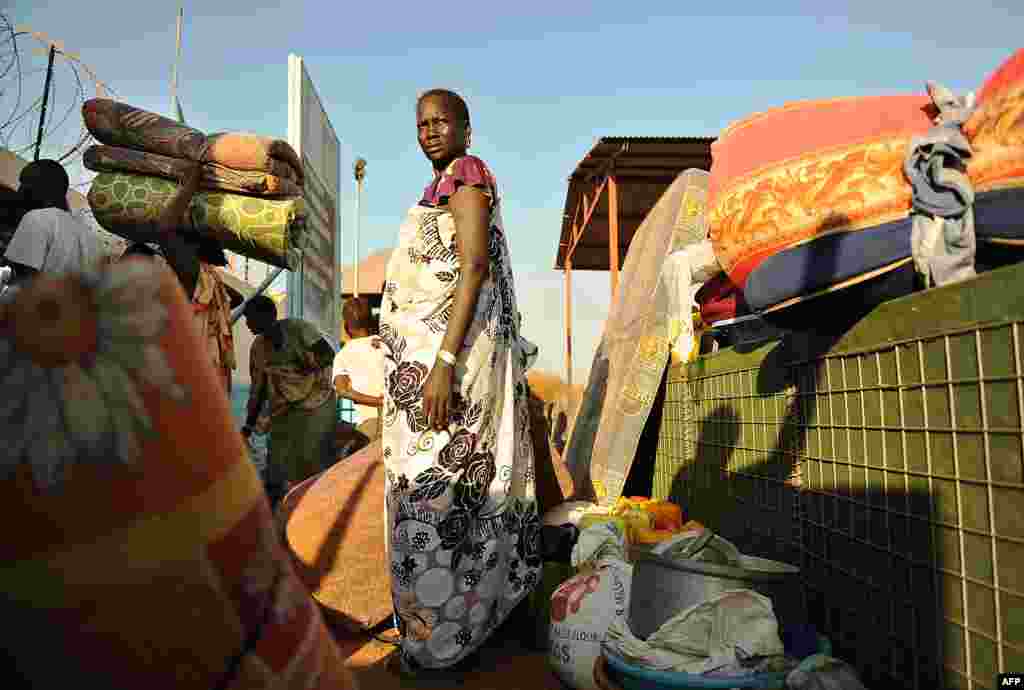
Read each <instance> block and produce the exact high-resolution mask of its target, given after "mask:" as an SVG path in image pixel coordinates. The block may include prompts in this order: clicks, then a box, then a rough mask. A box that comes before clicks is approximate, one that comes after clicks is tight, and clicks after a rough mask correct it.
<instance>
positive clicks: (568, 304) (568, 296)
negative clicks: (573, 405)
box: [565, 257, 572, 386]
mask: <svg viewBox="0 0 1024 690" xmlns="http://www.w3.org/2000/svg"><path fill="white" fill-rule="evenodd" d="M565 382H566V383H567V384H569V385H570V386H572V257H567V258H566V260H565Z"/></svg>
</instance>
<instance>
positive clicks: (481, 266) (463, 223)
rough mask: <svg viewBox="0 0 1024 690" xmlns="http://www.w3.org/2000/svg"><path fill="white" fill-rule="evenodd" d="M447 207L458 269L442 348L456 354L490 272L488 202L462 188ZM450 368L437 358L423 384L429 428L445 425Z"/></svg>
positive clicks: (476, 192)
mask: <svg viewBox="0 0 1024 690" xmlns="http://www.w3.org/2000/svg"><path fill="white" fill-rule="evenodd" d="M448 208H449V210H450V211H451V213H452V217H453V218H454V219H455V244H456V247H457V249H458V252H459V263H460V267H461V270H460V271H459V278H458V281H457V282H456V284H455V299H454V304H453V305H452V314H451V317H450V318H449V320H448V327H447V329H446V330H445V334H444V340H442V341H441V349H442V350H444V351H446V352H449V353H451V354H453V355H458V353H459V350H461V349H462V343H463V341H464V340H465V339H466V332H467V331H468V330H469V325H470V324H471V323H472V322H473V314H474V312H476V303H477V299H478V298H479V297H480V286H481V285H483V283H484V281H485V280H487V276H488V273H489V271H490V258H489V256H488V251H487V247H488V239H489V236H488V233H489V229H490V216H491V210H490V200H489V199H488V198H487V195H486V194H485V193H484V192H482V191H481V190H479V189H477V188H475V187H470V186H469V185H463V186H461V187H459V189H458V190H456V192H455V193H454V194H453V195H452V196H451V199H450V200H449V202H448ZM453 374H454V371H453V369H452V366H451V365H449V364H448V363H446V362H444V361H442V360H441V359H440V358H439V359H438V360H437V361H436V362H435V363H434V367H433V369H431V371H430V375H429V376H428V377H427V380H426V381H425V382H424V384H423V412H424V413H425V414H426V416H427V420H428V422H429V423H430V425H431V427H432V428H435V429H443V428H445V427H446V426H447V425H448V401H449V399H450V397H451V393H452V377H453Z"/></svg>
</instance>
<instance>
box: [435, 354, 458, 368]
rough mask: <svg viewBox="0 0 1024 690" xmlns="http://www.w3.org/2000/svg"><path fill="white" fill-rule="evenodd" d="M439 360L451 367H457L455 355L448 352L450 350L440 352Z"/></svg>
mask: <svg viewBox="0 0 1024 690" xmlns="http://www.w3.org/2000/svg"><path fill="white" fill-rule="evenodd" d="M437 358H438V359H439V360H441V361H442V362H444V363H445V364H447V365H448V366H450V367H454V366H455V355H453V354H452V353H451V352H448V350H441V351H440V352H438V353H437Z"/></svg>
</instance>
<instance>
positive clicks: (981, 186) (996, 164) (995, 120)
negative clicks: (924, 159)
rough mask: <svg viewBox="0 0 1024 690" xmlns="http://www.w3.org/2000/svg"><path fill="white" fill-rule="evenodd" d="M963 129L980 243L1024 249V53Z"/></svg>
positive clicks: (997, 75)
mask: <svg viewBox="0 0 1024 690" xmlns="http://www.w3.org/2000/svg"><path fill="white" fill-rule="evenodd" d="M963 129H964V133H965V134H966V135H967V138H968V140H969V141H970V142H971V148H972V149H973V154H974V155H973V156H972V157H971V160H970V161H969V164H968V166H967V173H968V176H969V177H970V179H971V182H972V183H973V184H974V190H975V201H974V220H975V232H976V234H977V236H978V239H981V240H988V241H992V242H1008V243H1012V244H1024V221H1022V220H1021V218H1022V217H1024V49H1022V50H1018V51H1017V52H1016V53H1014V54H1013V55H1012V56H1011V57H1010V58H1009V59H1008V60H1006V61H1005V62H1004V63H1003V64H1002V65H1001V66H1000V67H999V68H998V69H997V70H996V71H995V72H994V73H993V74H992V75H991V76H990V77H989V78H988V79H986V80H985V82H984V84H983V85H982V87H981V89H980V90H979V91H978V98H977V108H976V109H975V111H974V113H973V114H972V115H971V117H970V118H969V119H968V120H967V122H966V123H965V124H964V128H963Z"/></svg>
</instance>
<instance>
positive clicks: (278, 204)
mask: <svg viewBox="0 0 1024 690" xmlns="http://www.w3.org/2000/svg"><path fill="white" fill-rule="evenodd" d="M177 191H178V185H177V184H175V183H174V182H170V181H168V180H164V179H161V178H159V177H145V176H142V175H132V174H128V173H106V172H105V173H100V174H99V175H97V176H96V178H95V179H94V180H93V182H92V186H91V187H90V189H89V195H88V199H89V205H90V206H91V207H92V212H93V216H94V217H95V218H96V221H97V222H98V223H99V224H100V225H102V226H103V227H104V228H106V229H107V230H109V231H110V232H112V233H114V234H116V235H120V236H121V237H124V238H126V239H128V240H133V241H137V238H136V235H137V234H138V228H139V226H140V225H141V224H150V223H153V222H155V221H156V220H157V218H159V216H160V213H161V212H162V211H163V210H164V208H165V207H166V206H167V204H169V203H170V201H171V198H172V197H173V196H174V194H175V193H176V192H177ZM189 216H190V217H189V218H188V219H187V220H184V219H183V223H184V224H185V225H186V226H188V227H191V228H193V229H194V230H196V231H197V232H199V233H201V234H203V235H206V236H209V237H212V238H214V239H216V240H218V241H219V242H220V243H221V244H222V245H223V246H224V248H225V249H229V250H231V251H233V252H237V253H238V254H241V255H242V256H247V257H249V258H252V259H256V260H257V261H263V262H266V263H269V264H273V265H274V266H282V267H284V268H292V267H293V266H294V263H295V260H296V259H297V257H296V256H295V253H296V243H297V242H298V240H299V236H300V235H301V234H302V232H303V229H304V223H302V222H300V221H301V220H303V219H304V217H305V205H304V202H303V200H302V199H301V198H290V199H260V198H257V197H251V196H241V195H239V194H227V193H224V192H199V193H198V194H196V196H195V198H194V199H193V201H192V206H191V209H190V214H189Z"/></svg>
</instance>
